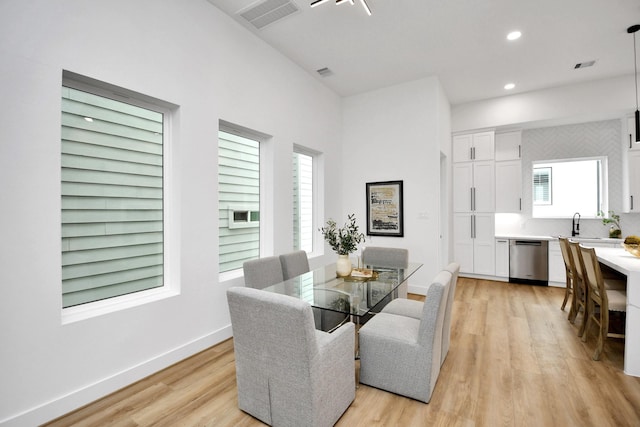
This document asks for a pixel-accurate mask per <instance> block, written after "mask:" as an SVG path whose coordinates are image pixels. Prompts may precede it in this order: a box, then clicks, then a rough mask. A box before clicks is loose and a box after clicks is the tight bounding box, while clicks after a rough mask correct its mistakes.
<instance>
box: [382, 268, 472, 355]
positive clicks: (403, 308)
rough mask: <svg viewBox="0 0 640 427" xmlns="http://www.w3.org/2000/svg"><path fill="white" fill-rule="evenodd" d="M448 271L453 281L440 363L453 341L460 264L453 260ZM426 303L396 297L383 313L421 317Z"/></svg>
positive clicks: (445, 316)
mask: <svg viewBox="0 0 640 427" xmlns="http://www.w3.org/2000/svg"><path fill="white" fill-rule="evenodd" d="M445 270H446V271H448V272H449V273H451V283H450V285H449V295H448V296H447V310H446V311H445V315H444V324H443V331H442V357H441V361H440V364H443V363H444V359H445V358H446V357H447V354H448V353H449V344H450V342H451V311H452V310H453V300H454V299H455V293H456V284H457V282H458V275H459V273H460V264H458V263H457V262H452V263H450V264H449V265H447V267H446V268H445ZM423 308H424V303H423V302H421V301H416V300H411V299H406V298H396V299H394V300H393V301H391V302H390V303H389V304H387V305H386V306H385V307H384V308H383V309H382V313H388V314H397V315H400V316H409V317H413V318H414V319H420V318H421V317H422V311H423Z"/></svg>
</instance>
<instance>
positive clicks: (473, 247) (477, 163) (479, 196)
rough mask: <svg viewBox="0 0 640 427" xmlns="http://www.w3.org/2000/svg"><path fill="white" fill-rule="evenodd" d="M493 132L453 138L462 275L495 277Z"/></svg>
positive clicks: (455, 228)
mask: <svg viewBox="0 0 640 427" xmlns="http://www.w3.org/2000/svg"><path fill="white" fill-rule="evenodd" d="M494 141H495V135H494V132H493V131H490V132H479V133H473V134H466V135H456V136H454V137H453V212H454V213H453V245H454V253H455V259H456V261H457V262H458V263H460V272H461V273H468V274H478V275H486V276H493V275H495V162H494V145H495V142H494Z"/></svg>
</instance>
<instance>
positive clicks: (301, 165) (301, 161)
mask: <svg viewBox="0 0 640 427" xmlns="http://www.w3.org/2000/svg"><path fill="white" fill-rule="evenodd" d="M293 248H294V249H296V250H300V249H302V250H304V251H307V253H311V252H313V156H310V155H307V154H304V153H300V152H294V153H293Z"/></svg>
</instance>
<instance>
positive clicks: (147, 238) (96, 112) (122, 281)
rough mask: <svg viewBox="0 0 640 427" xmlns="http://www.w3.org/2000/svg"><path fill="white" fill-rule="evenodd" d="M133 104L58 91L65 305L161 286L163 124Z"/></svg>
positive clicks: (160, 114)
mask: <svg viewBox="0 0 640 427" xmlns="http://www.w3.org/2000/svg"><path fill="white" fill-rule="evenodd" d="M96 92H99V91H96ZM133 104H136V105H133ZM137 104H138V103H137V102H135V101H133V100H132V103H128V102H121V101H119V100H114V99H110V98H107V97H104V96H101V95H97V94H94V93H90V92H87V91H82V90H78V89H76V88H74V87H67V86H63V88H62V301H63V303H62V305H63V307H71V306H76V305H79V304H85V303H89V302H93V301H98V300H103V299H107V298H112V297H116V296H121V295H125V294H130V293H133V292H138V291H142V290H147V289H151V288H157V287H162V286H163V285H164V283H163V282H164V281H163V278H164V224H163V190H164V184H163V139H164V137H163V135H164V134H165V132H164V129H165V124H166V123H165V121H166V118H165V114H164V113H163V112H161V111H162V109H161V108H159V109H158V111H154V110H152V109H149V108H145V107H141V106H138V105H137ZM141 105H142V104H141ZM151 108H153V107H151Z"/></svg>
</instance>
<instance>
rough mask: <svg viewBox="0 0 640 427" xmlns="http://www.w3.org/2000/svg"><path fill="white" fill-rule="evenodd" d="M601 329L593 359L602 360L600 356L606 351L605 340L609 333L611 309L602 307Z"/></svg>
mask: <svg viewBox="0 0 640 427" xmlns="http://www.w3.org/2000/svg"><path fill="white" fill-rule="evenodd" d="M599 326H600V331H599V333H598V344H597V345H596V350H595V351H594V352H593V357H592V359H593V360H600V356H601V355H602V352H603V351H604V342H605V341H606V339H607V335H608V333H609V310H602V307H600V325H599Z"/></svg>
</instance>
